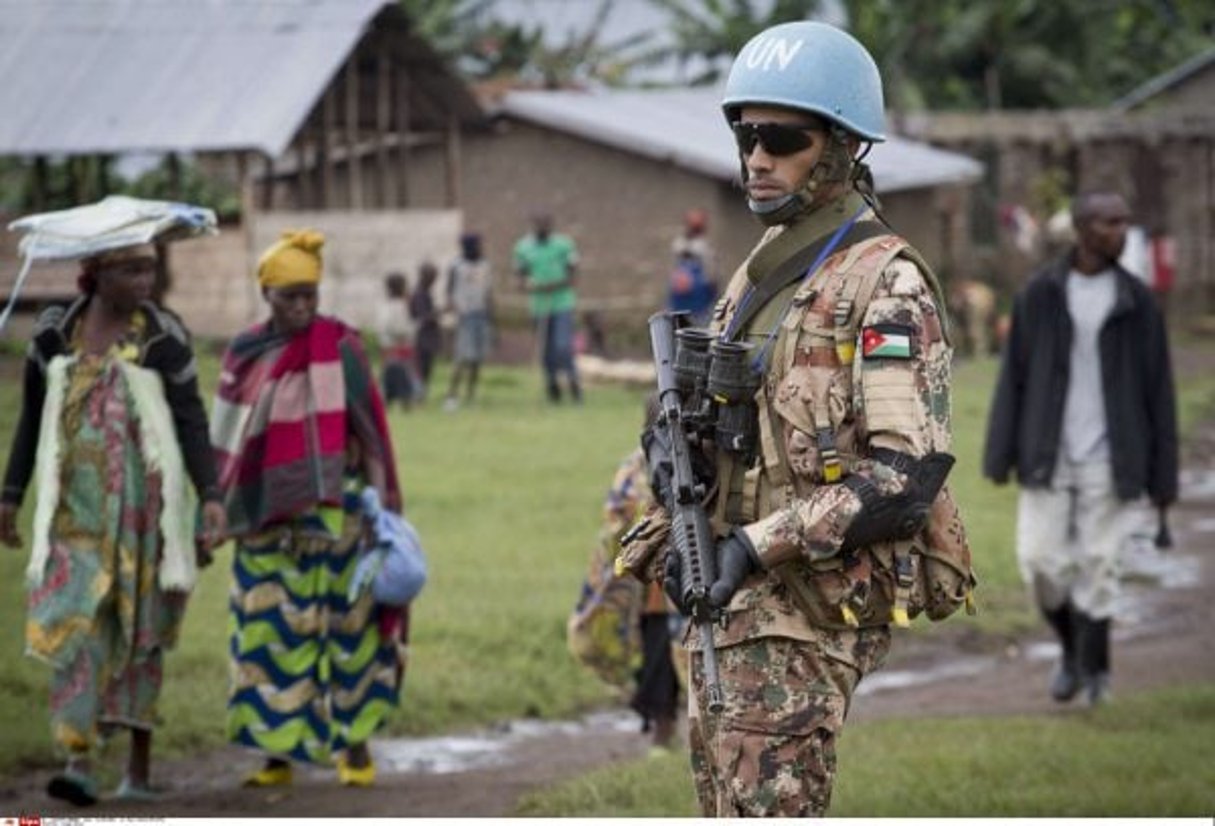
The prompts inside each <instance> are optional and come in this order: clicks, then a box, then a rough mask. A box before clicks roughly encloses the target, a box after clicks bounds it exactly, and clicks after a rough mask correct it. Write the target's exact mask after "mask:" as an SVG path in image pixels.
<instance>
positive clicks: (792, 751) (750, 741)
mask: <svg viewBox="0 0 1215 826" xmlns="http://www.w3.org/2000/svg"><path fill="white" fill-rule="evenodd" d="M822 636H823V639H822V640H818V641H804V640H795V639H788V638H785V637H764V638H759V639H753V640H747V641H745V642H742V643H739V644H738V645H732V646H729V647H727V648H719V649H718V651H717V659H718V667H719V669H720V674H721V685H722V694H723V696H724V699H725V709H724V710H723V711H722V712H721V713H720V714H716V715H715V714H712V713H710V712H709V711H708V709H707V708H705V706H704V702H705V700H704V666H703V661H702V655H701V654H700V652H699V651H693V652H692V662H691V666H692V691H691V692H690V694H691V696H690V697H689V714H688V738H689V743H690V746H691V750H692V773H693V777H694V780H695V783H696V796H697V798H698V799H699V801H700V806H701V810H702V812H703V813H704V815H705V816H706V817H772V816H783V817H807V816H822V815H823V814H825V813H826V811H827V806H828V804H830V802H831V787H832V785H833V783H834V781H835V742H836V738H837V737H838V736H839V734H840V731H841V729H842V728H843V726H844V717H845V716H846V715H847V713H848V706H849V703H850V701H851V699H852V693H853V691H855V690H856V686H857V683H859V682H860V679H861V677H862V676H863V675H865V674H867V673H869V672H870V671H873V670H875V669H877V668H878V667H880V666H881V664H882V661H883V660H884V659H885V656H886V652H887V651H888V650H889V648H890V631H889V629H888V628H886V627H880V628H869V629H864V630H861V631H824V632H823V635H822Z"/></svg>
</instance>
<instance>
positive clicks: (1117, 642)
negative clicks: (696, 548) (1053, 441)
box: [0, 474, 1215, 817]
mask: <svg viewBox="0 0 1215 826" xmlns="http://www.w3.org/2000/svg"><path fill="white" fill-rule="evenodd" d="M1185 498H1186V500H1187V501H1186V504H1185V505H1183V506H1181V507H1179V508H1178V509H1177V511H1176V513H1175V515H1174V519H1173V527H1174V534H1175V537H1176V540H1177V544H1178V548H1177V549H1176V550H1175V551H1173V552H1171V553H1170V554H1169V555H1167V556H1165V557H1163V565H1162V567H1160V568H1159V570H1158V571H1157V573H1158V574H1159V573H1161V572H1163V582H1160V581H1157V582H1153V583H1151V584H1148V585H1142V584H1132V585H1130V586H1129V587H1128V593H1129V594H1130V596H1131V599H1129V600H1128V605H1129V606H1130V607H1129V609H1128V615H1127V616H1126V617H1125V618H1124V620H1123V621H1121V622H1120V623H1119V625H1118V626H1117V630H1116V632H1115V638H1114V649H1113V655H1114V667H1113V673H1114V678H1115V679H1114V687H1115V692H1116V694H1119V695H1126V694H1132V693H1135V692H1139V691H1145V690H1149V689H1154V688H1160V687H1164V686H1168V685H1174V684H1177V683H1186V682H1194V681H1215V637H1213V636H1212V635H1211V634H1210V633H1209V629H1210V628H1212V627H1215V599H1212V596H1213V595H1215V562H1212V560H1211V559H1210V555H1209V554H1207V553H1205V551H1206V549H1207V548H1208V547H1209V546H1210V544H1211V542H1212V537H1215V474H1203V475H1201V476H1192V477H1191V484H1190V485H1189V486H1188V490H1187V495H1186V497H1185ZM1053 660H1054V649H1053V648H1052V647H1051V646H1050V645H1049V643H1047V641H1046V637H1045V636H1044V635H1040V636H1035V637H1032V638H1028V639H1024V640H1016V641H1004V640H992V639H991V638H983V637H980V636H978V635H974V634H969V633H965V632H962V633H958V632H957V631H956V630H953V629H950V632H949V633H946V634H943V635H935V634H934V635H928V636H926V637H924V638H922V639H921V638H903V639H901V640H900V641H899V642H897V643H896V649H895V653H894V655H893V656H892V659H891V662H890V663H889V664H888V666H887V668H886V669H885V670H884V671H882V672H879V673H878V674H876V675H873V677H872V678H871V679H870V680H869V681H868V685H866V686H865V689H864V691H863V692H862V693H861V695H860V696H858V698H857V700H856V702H855V705H854V709H853V720H854V721H855V722H859V721H868V720H878V719H883V718H890V717H915V716H934V715H942V716H952V715H976V714H979V715H982V714H998V715H1007V714H1066V713H1077V711H1078V710H1079V709H1080V708H1082V706H1080V705H1072V706H1060V705H1058V704H1055V703H1053V702H1051V701H1050V700H1049V699H1048V698H1047V696H1046V692H1045V685H1046V681H1047V679H1048V675H1049V672H1050V669H1051V667H1052V664H1053ZM915 680H926V681H925V682H922V683H920V684H907V683H908V681H915ZM601 718H602V716H601ZM627 719H628V718H627V717H619V718H616V719H615V720H614V721H613V719H611V718H610V717H609V718H606V719H599V720H598V721H592V722H590V723H587V724H583V725H578V724H568V725H566V726H564V727H559V728H558V729H556V730H548V731H540V732H537V733H533V734H532V735H530V736H514V737H507V736H506V735H507V733H506V732H503V731H499V732H490V733H486V737H487V738H488V739H489V740H491V741H492V740H493V739H494V738H495V737H497V738H499V739H500V740H501V741H502V742H503V746H504V753H503V755H501V758H502V759H503V760H504V764H503V765H497V766H489V767H482V768H471V769H469V770H467V771H458V772H450V773H437V772H435V771H434V770H433V769H434V767H433V766H432V767H431V768H429V769H427V768H421V769H417V768H415V769H414V770H412V771H406V772H399V773H398V772H382V774H381V779H380V782H379V783H378V785H377V786H375V787H374V788H372V789H367V790H348V789H343V788H341V787H338V786H336V785H335V783H334V780H333V775H332V773H331V772H327V771H320V770H314V771H309V772H306V773H304V774H303V775H302V776H301V777H297V781H296V784H295V786H294V787H293V788H292V790H291V791H290V793H284V792H282V791H267V790H250V789H241V788H232V784H233V782H234V778H237V777H240V776H241V775H242V774H243V773H244V772H245V771H246V770H248V769H249V768H252V766H253V765H254V763H253V759H252V758H251V756H250V755H249V754H248V753H246V752H244V751H242V750H239V749H235V748H233V749H223V750H220V751H217V752H214V753H210V754H206V755H201V756H197V757H193V758H189V759H182V760H171V761H165V762H163V763H161V764H160V765H159V766H158V768H157V775H158V777H159V778H161V779H162V780H163V781H164V782H166V783H167V784H168V786H169V788H168V794H167V795H166V797H165V799H164V800H163V801H162V802H160V803H158V804H155V805H148V804H142V805H134V804H123V803H116V802H103V803H102V804H100V805H98V806H96V807H94V808H92V809H90V810H88V811H87V812H85V811H83V810H80V809H71V808H69V807H66V806H61V805H59V804H57V803H54V802H51V801H48V800H47V799H46V798H45V796H44V795H43V794H42V793H41V789H42V788H43V787H44V785H45V782H46V780H47V778H48V777H49V772H47V771H36V772H30V773H28V774H27V775H25V776H24V777H22V778H21V780H20V782H13V781H8V782H6V783H4V784H2V785H0V811H3V812H4V813H5V814H14V813H37V814H42V815H51V814H86V813H87V814H90V815H116V816H138V815H142V816H148V815H151V814H156V815H161V816H184V817H200V816H229V817H234V816H240V815H248V814H250V813H257V814H260V815H267V816H276V817H292V816H317V817H348V816H388V817H395V816H455V817H477V816H501V815H507V814H509V813H510V812H511V810H512V808H513V806H514V805H515V802H516V801H517V800H518V799H519V798H520V796H522V795H523V794H525V793H527V792H529V791H532V790H535V789H538V788H540V787H543V786H545V785H547V784H550V783H553V782H555V781H559V780H562V779H565V778H571V777H575V776H577V775H579V774H582V773H584V772H586V771H588V770H590V769H592V768H594V767H596V766H599V765H602V764H604V763H607V762H610V761H615V760H624V759H632V758H636V757H639V756H641V755H642V754H643V753H644V752H645V742H644V739H643V738H642V737H641V736H639V735H638V734H637V733H636V731H635V730H633V729H630V728H628V727H627V726H625V725H622V724H621V723H622V721H627ZM528 725H533V724H527V723H525V724H522V726H524V727H526V726H528ZM516 734H518V732H516ZM460 742H461V741H456V742H451V741H447V743H446V745H447V746H449V747H452V748H453V749H454V751H456V752H458V751H459V746H460ZM419 746H420V747H421V749H422V750H423V751H424V750H425V748H426V744H419ZM388 762H391V761H388ZM384 763H385V761H383V760H382V761H381V766H382V767H383V766H384Z"/></svg>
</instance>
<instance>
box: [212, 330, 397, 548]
mask: <svg viewBox="0 0 1215 826" xmlns="http://www.w3.org/2000/svg"><path fill="white" fill-rule="evenodd" d="M211 443H212V444H213V445H214V446H215V453H216V463H217V465H218V467H219V486H220V489H221V490H222V491H223V495H224V505H225V507H226V508H227V512H228V527H229V531H230V532H231V534H232V535H234V536H242V535H244V534H247V533H249V532H252V531H256V530H259V529H261V528H264V527H266V526H268V525H272V524H274V523H276V522H283V521H285V520H288V519H290V518H292V517H294V516H298V515H300V514H303V513H306V512H308V511H310V510H312V509H313V508H315V507H316V506H318V505H340V504H341V502H342V475H343V471H344V470H345V467H346V464H347V461H348V460H351V461H354V462H357V463H358V464H359V465H360V466H361V468H362V471H363V474H364V475H365V477H366V478H367V481H368V482H369V483H370V484H373V485H375V486H376V487H377V488H378V489H379V491H380V495H381V496H382V497H383V498H384V501H385V502H394V503H395V502H399V501H400V491H399V487H398V484H397V473H396V460H395V457H394V455H393V450H392V441H391V438H390V437H389V434H388V421H387V417H386V416H385V412H384V402H383V400H382V398H381V397H380V393H379V390H378V389H377V388H376V385H375V382H374V381H373V379H372V374H371V369H370V366H369V364H368V361H367V356H366V354H365V353H364V351H363V346H362V343H361V341H360V339H359V335H358V332H357V331H355V330H353V329H351V328H350V327H347V326H346V325H345V324H343V323H342V322H340V321H338V320H336V319H333V318H328V317H326V316H318V317H317V318H316V320H315V321H313V323H312V324H311V325H310V326H309V327H308V329H307V330H305V331H303V332H301V333H298V334H296V335H294V336H285V335H282V334H280V333H276V332H274V331H273V330H271V329H270V326H269V324H259V325H257V326H255V327H253V328H251V329H249V330H246V331H245V332H243V333H241V334H240V335H239V336H237V337H236V338H235V339H234V340H233V341H232V343H231V344H230V345H229V347H228V350H227V352H226V353H224V360H223V369H222V372H221V374H220V379H219V387H218V389H217V390H216V395H215V405H214V407H213V409H212V414H211Z"/></svg>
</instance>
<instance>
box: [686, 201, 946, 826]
mask: <svg viewBox="0 0 1215 826" xmlns="http://www.w3.org/2000/svg"><path fill="white" fill-rule="evenodd" d="M858 205H859V207H860V209H859V211H860V212H861V213H862V214H861V219H862V220H865V219H867V218H872V215H870V214H864V212H863V211H864V205H863V202H862V201H861V200H860V198H859V196H857V195H855V194H852V195H849V196H847V197H844V198H841V199H839V200H838V201H835V202H832V203H829V204H826V205H824V206H822V207H819V208H818V209H816V210H814V211H812V212H811V213H809V214H807V215H805V216H802V218H801V219H799V223H800V222H809V224H808V225H806V224H803V225H802V226H801V227H800V228H799V230H798V236H799V237H811V236H814V235H822V234H825V233H827V232H830V231H832V230H833V229H835V228H836V227H838V226H840V225H841V224H842V223H844V221H846V220H847V219H848V218H849V217H851V216H852V215H854V214H857V213H858ZM820 230H821V232H820ZM788 231H789V228H788V227H787V226H784V225H782V226H778V227H775V228H773V229H771V230H769V231H768V233H767V234H766V235H765V236H764V239H763V240H762V241H761V242H760V244H759V246H758V247H757V248H756V250H755V251H753V252H752V254H751V256H750V257H749V258H748V260H747V262H745V263H744V264H743V266H742V267H740V269H739V271H738V272H737V273H736V274H735V276H734V278H733V279H732V281H731V283H730V285H729V287H728V288H727V290H726V293H725V295H724V296H723V298H722V299H721V301H720V302H719V303H718V306H717V308H716V311H715V313H714V321H713V329H714V330H715V331H718V332H720V331H721V330H723V329H725V328H726V327H727V325H728V324H729V322H730V319H731V318H732V317H733V315H734V313H735V312H736V311H737V310H738V308H739V305H740V302H741V301H742V300H743V296H744V294H745V293H746V292H747V290H748V285H749V284H751V283H753V282H754V281H755V276H754V275H752V276H751V277H750V279H749V278H748V267H749V266H751V265H752V263H753V262H754V261H756V259H757V257H760V256H763V255H764V254H765V249H769V250H772V249H777V248H778V247H774V246H772V245H774V244H775V245H780V244H781V243H782V242H781V240H780V237H781V235H782V234H783V233H785V232H788ZM787 240H789V239H786V241H787ZM784 247H785V248H789V247H790V245H789V244H788V243H784ZM769 258H771V256H769ZM913 259H917V260H918V255H917V254H916V253H915V252H914V251H912V250H910V249H909V248H908V247H907V245H906V242H905V241H903V240H902V239H900V238H898V237H896V236H893V235H883V236H879V237H877V238H871V239H869V240H866V241H861V242H859V243H857V244H854V245H852V246H851V247H847V248H845V249H841V250H838V251H836V252H835V253H833V254H832V255H831V256H830V257H828V258H827V259H826V260H825V261H824V262H823V264H822V265H821V266H820V268H819V270H818V271H816V272H815V274H814V276H813V277H812V278H811V279H809V280H803V281H801V282H799V283H798V284H795V285H793V286H791V287H789V288H788V289H786V290H785V291H784V292H781V293H778V294H777V295H776V296H775V297H774V298H773V299H772V301H771V302H769V304H768V305H767V307H766V308H765V309H764V310H761V311H760V312H759V313H758V314H757V315H756V316H755V318H754V319H753V320H752V322H751V323H750V324H749V325H748V326H747V328H746V329H745V330H743V331H742V335H741V336H736V338H740V339H741V340H746V341H752V342H755V343H757V344H762V343H763V342H764V341H765V340H766V339H768V333H769V331H770V330H772V329H777V330H778V331H779V332H778V334H777V335H776V336H775V337H774V338H773V339H772V344H771V346H770V350H769V354H768V357H767V366H766V368H765V372H764V376H763V383H762V385H761V388H760V390H759V392H758V394H757V396H756V400H757V402H758V407H759V420H760V442H761V444H760V450H759V451H758V452H759V454H760V455H759V457H758V458H757V459H756V461H755V462H753V463H752V465H751V466H750V467H742V466H740V465H739V463H737V462H735V461H734V460H733V459H732V458H731V457H730V456H729V455H727V454H725V453H724V452H719V453H718V454H717V455H716V456H715V457H714V458H715V461H716V464H717V469H718V485H719V493H718V495H717V497H716V500H715V502H714V503H711V504H712V510H711V513H712V521H713V526H714V530H715V532H716V534H717V535H718V536H721V535H724V534H725V533H727V532H728V531H729V530H730V529H731V528H732V527H736V526H740V527H741V528H742V530H744V531H745V533H746V534H747V536H748V538H749V539H750V540H751V542H752V544H753V545H754V547H755V549H756V551H757V554H758V555H759V557H760V559H761V560H762V562H763V565H764V568H765V569H766V570H764V571H761V572H759V573H755V574H753V575H752V576H751V577H749V578H748V579H747V580H746V581H745V582H744V583H743V585H742V587H741V588H740V589H739V590H738V591H737V592H736V593H735V594H734V597H733V599H732V600H731V601H730V603H729V605H728V606H726V609H725V611H724V614H725V616H724V620H723V623H721V624H720V625H716V626H714V645H715V647H716V648H717V649H718V658H719V665H720V673H721V683H722V689H723V692H724V697H725V706H726V707H725V710H724V711H723V712H722V713H721V714H719V715H713V714H710V713H709V712H708V711H707V710H706V709H705V708H704V707H703V703H704V696H703V695H704V685H703V673H702V663H701V657H700V654H699V645H700V640H699V636H698V633H697V629H696V627H695V626H694V625H693V626H691V628H690V631H689V633H688V635H687V637H686V638H685V646H686V647H687V648H688V649H689V650H690V652H691V654H692V688H693V690H692V692H691V697H690V702H689V731H690V734H689V738H690V743H691V747H692V765H693V771H694V774H695V779H696V789H697V796H698V797H699V799H700V803H701V807H702V809H703V811H704V814H705V815H706V816H715V815H716V816H738V815H807V814H815V815H821V814H823V813H824V812H825V810H826V808H827V805H828V803H829V801H830V795H831V787H832V782H833V780H834V775H835V739H836V737H837V736H838V734H839V732H840V729H841V727H842V725H843V722H844V718H845V716H846V714H847V711H848V705H849V702H850V700H851V697H852V694H853V691H854V690H855V688H856V685H857V683H858V682H859V681H860V679H861V678H862V677H863V676H864V675H865V674H867V673H869V672H870V671H872V670H874V669H876V668H878V667H880V665H881V663H882V661H883V659H884V657H885V655H886V653H887V651H888V649H889V645H890V631H889V625H888V623H889V621H890V619H891V617H892V615H893V612H894V611H895V610H896V609H897V608H899V606H900V605H901V606H902V607H903V608H906V606H907V602H908V600H909V598H910V597H909V594H908V593H907V591H908V590H909V588H908V587H907V586H906V583H902V584H900V582H899V579H898V578H897V577H895V576H894V574H893V573H892V572H893V570H894V568H895V564H896V561H897V560H898V559H899V558H901V557H904V556H905V555H906V554H907V552H908V551H909V549H910V548H911V546H912V545H913V544H914V543H915V542H920V541H921V539H920V538H917V539H916V540H909V541H907V542H887V543H880V544H878V545H875V546H872V547H870V548H866V549H862V550H861V551H860V552H854V553H849V554H846V555H841V553H840V549H841V544H842V541H843V536H844V533H845V531H846V530H847V528H848V526H849V524H850V523H851V521H852V519H853V517H854V516H855V515H856V513H857V512H859V510H860V501H859V499H858V497H857V495H856V494H855V493H853V492H852V491H851V489H849V488H848V487H845V486H844V485H841V484H833V483H831V482H830V481H828V479H829V478H831V477H832V476H833V474H831V473H830V470H829V469H828V468H827V467H826V464H827V460H829V459H831V456H830V453H829V451H824V449H823V445H824V443H823V442H822V440H821V438H820V431H822V430H826V431H829V433H830V435H831V436H832V437H833V438H834V442H835V446H836V449H837V450H838V455H839V461H840V463H841V465H840V469H841V471H842V473H843V474H849V473H854V474H862V475H865V476H867V477H868V478H869V479H870V480H871V481H872V482H873V483H874V484H875V485H876V486H877V487H878V489H879V490H881V491H882V492H883V493H895V492H898V491H900V490H901V489H902V487H903V485H904V482H905V480H906V477H905V476H904V475H903V473H901V472H899V471H898V470H895V469H893V468H890V467H888V466H886V465H883V464H878V463H875V462H874V461H873V460H872V459H870V458H867V457H869V455H870V451H871V450H872V449H873V448H876V447H884V448H889V449H893V450H896V451H899V452H901V453H903V454H907V455H909V456H912V457H916V458H918V457H922V456H924V455H925V454H927V453H929V452H932V451H942V452H947V451H948V450H949V447H950V429H949V380H950V355H951V348H950V346H949V343H948V341H947V338H946V336H945V334H944V330H943V327H942V320H941V310H940V309H939V308H940V306H941V302H940V300H939V291H938V290H937V289H936V284H935V279H934V278H932V277H931V275H930V274H926V273H925V272H924V271H922V270H921V267H920V266H918V265H917V263H916V262H915V260H913ZM861 284H869V285H871V288H872V295H871V297H869V298H868V299H867V300H866V297H865V296H858V295H857V292H856V291H857V289H858V285H861ZM861 289H863V288H861ZM850 301H852V302H855V304H856V307H855V313H856V315H857V317H856V318H844V317H843V316H844V314H843V313H842V312H841V311H842V310H843V309H846V308H847V307H848V306H849V305H848V302H850ZM790 304H791V305H792V306H791V309H790V310H789V312H788V313H787V315H784V316H783V317H782V311H783V310H784V308H785V307H786V306H788V305H790ZM862 305H863V306H862ZM776 325H779V327H777V326H776ZM890 342H895V344H896V345H897V346H890ZM904 345H905V346H904ZM938 501H943V502H945V503H946V504H948V505H949V506H950V507H952V500H951V499H950V497H949V496H948V494H947V493H946V494H945V496H943V497H942V498H941V499H940V500H938ZM934 507H935V506H934ZM952 516H953V518H954V519H955V521H956V513H953V514H952ZM935 518H936V517H935V515H934V519H935ZM957 526H958V527H959V528H960V523H957Z"/></svg>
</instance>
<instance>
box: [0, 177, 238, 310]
mask: <svg viewBox="0 0 1215 826" xmlns="http://www.w3.org/2000/svg"><path fill="white" fill-rule="evenodd" d="M8 228H9V229H10V230H13V231H15V232H24V233H25V236H24V237H23V238H22V239H21V243H20V245H19V246H18V247H17V249H18V252H20V254H21V257H22V258H23V259H24V260H23V261H22V265H21V272H20V273H19V274H18V276H17V280H16V282H15V283H14V284H13V290H12V293H11V294H10V296H9V300H8V305H7V306H6V307H5V308H4V312H3V313H0V330H3V329H4V325H5V324H6V323H7V322H8V318H9V316H10V315H11V314H12V311H13V307H14V306H15V305H16V303H17V298H18V296H19V295H20V293H21V288H22V287H23V286H24V284H25V279H26V277H27V276H28V274H29V270H30V265H31V264H32V263H33V262H34V261H70V260H73V259H79V258H89V257H92V256H94V255H97V254H99V253H102V252H106V251H107V250H115V249H122V248H123V247H132V246H136V245H138V244H149V243H152V242H155V241H161V242H163V241H176V240H179V239H181V238H193V237H195V236H198V235H214V234H216V232H217V229H216V219H215V212H214V211H213V210H210V209H206V208H204V207H197V206H192V205H190V204H182V203H176V202H173V201H149V200H145V199H143V198H131V197H128V196H125V195H110V196H108V197H106V198H104V199H102V200H100V201H98V202H97V203H95V204H87V205H85V206H79V207H73V208H72V209H61V210H57V211H55V212H41V213H38V214H37V215H27V216H25V217H24V218H19V219H18V220H16V221H13V222H12V223H11V224H9V225H8Z"/></svg>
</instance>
